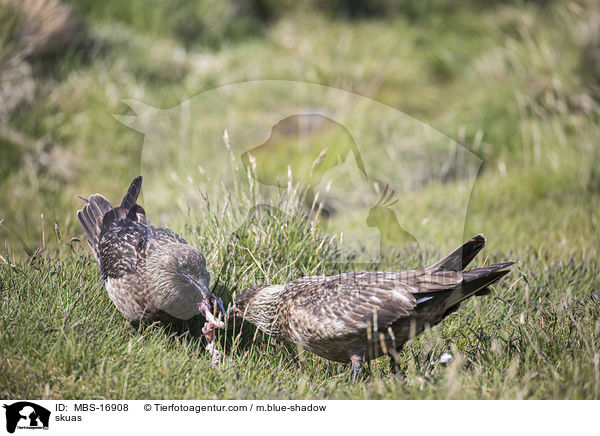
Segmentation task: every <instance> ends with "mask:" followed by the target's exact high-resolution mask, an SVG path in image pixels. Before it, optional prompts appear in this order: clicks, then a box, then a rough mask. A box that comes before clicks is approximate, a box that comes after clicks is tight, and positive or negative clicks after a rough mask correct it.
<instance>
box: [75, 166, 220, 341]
mask: <svg viewBox="0 0 600 436" xmlns="http://www.w3.org/2000/svg"><path fill="white" fill-rule="evenodd" d="M141 188H142V176H139V177H137V178H135V179H134V180H133V182H132V183H131V186H130V187H129V190H128V191H127V194H125V198H123V201H122V202H121V205H120V206H118V207H112V206H111V204H110V203H109V202H108V200H107V199H106V198H104V197H103V196H102V195H100V194H94V195H92V196H90V198H89V199H87V200H86V199H83V200H84V201H86V204H85V205H84V206H83V208H82V209H81V210H80V211H78V212H77V218H78V219H79V222H80V223H81V227H83V230H84V231H85V233H86V235H87V237H88V245H89V246H90V248H91V249H92V253H94V257H95V258H96V260H97V261H98V265H99V267H100V277H101V279H102V280H103V281H104V286H105V287H106V290H107V291H108V295H109V297H110V299H111V300H112V301H113V303H115V306H117V309H119V311H120V312H121V313H122V314H123V316H124V317H125V318H126V319H127V320H128V321H129V322H131V324H132V325H133V326H134V327H135V326H137V325H138V324H139V323H140V322H141V321H144V322H153V321H162V322H165V323H171V322H176V321H184V320H188V319H190V318H191V317H193V316H194V315H196V314H198V309H200V312H201V313H202V314H203V315H204V316H205V317H206V318H207V320H208V322H207V323H206V325H205V330H208V331H210V330H212V329H213V328H214V327H218V328H222V327H223V323H222V321H220V320H217V319H215V318H214V316H213V310H214V309H215V308H216V309H217V310H219V311H221V312H222V313H223V314H224V310H223V305H222V303H221V300H220V299H219V298H217V297H216V296H214V295H213V294H212V293H211V292H210V290H209V288H208V283H209V274H208V271H207V270H206V261H205V260H204V256H202V254H201V253H200V251H198V249H197V248H195V247H193V246H191V245H189V244H188V243H187V242H186V241H185V239H183V238H182V237H181V236H179V235H178V234H177V233H175V232H173V231H172V230H170V229H168V228H166V227H159V226H153V225H151V224H150V221H149V220H148V218H147V217H146V213H145V211H144V209H143V208H142V207H141V206H140V205H139V204H137V198H138V196H139V194H140V190H141Z"/></svg>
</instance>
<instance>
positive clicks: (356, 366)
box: [350, 355, 363, 383]
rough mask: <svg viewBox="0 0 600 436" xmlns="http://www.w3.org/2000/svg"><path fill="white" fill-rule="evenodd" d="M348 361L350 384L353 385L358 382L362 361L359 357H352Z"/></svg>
mask: <svg viewBox="0 0 600 436" xmlns="http://www.w3.org/2000/svg"><path fill="white" fill-rule="evenodd" d="M350 361H351V362H352V383H354V382H356V380H358V376H359V375H360V371H361V369H362V364H363V359H362V357H360V356H356V355H354V356H352V358H351V359H350Z"/></svg>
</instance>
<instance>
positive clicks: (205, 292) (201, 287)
mask: <svg viewBox="0 0 600 436" xmlns="http://www.w3.org/2000/svg"><path fill="white" fill-rule="evenodd" d="M183 276H184V277H185V278H186V279H187V280H188V281H189V282H190V283H191V284H192V285H194V286H195V287H196V288H197V289H198V290H199V291H200V292H202V295H204V298H205V299H206V300H210V297H211V296H212V293H211V292H210V289H208V286H207V285H206V283H204V281H203V280H196V279H195V278H194V277H192V276H191V275H189V274H184V275H183Z"/></svg>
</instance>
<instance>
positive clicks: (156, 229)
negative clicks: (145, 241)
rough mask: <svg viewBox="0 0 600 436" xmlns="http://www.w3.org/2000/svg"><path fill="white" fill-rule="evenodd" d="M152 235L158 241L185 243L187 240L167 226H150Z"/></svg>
mask: <svg viewBox="0 0 600 436" xmlns="http://www.w3.org/2000/svg"><path fill="white" fill-rule="evenodd" d="M150 231H151V233H152V237H153V238H154V239H156V240H158V241H164V242H173V243H176V244H187V241H186V240H185V239H183V238H182V237H181V236H179V235H178V234H177V233H175V232H174V231H173V230H171V229H169V228H167V227H160V226H150Z"/></svg>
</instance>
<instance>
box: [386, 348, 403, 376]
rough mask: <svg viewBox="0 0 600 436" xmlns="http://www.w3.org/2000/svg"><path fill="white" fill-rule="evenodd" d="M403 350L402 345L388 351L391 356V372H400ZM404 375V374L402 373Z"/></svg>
mask: <svg viewBox="0 0 600 436" xmlns="http://www.w3.org/2000/svg"><path fill="white" fill-rule="evenodd" d="M401 350H402V346H400V348H398V349H397V350H390V351H389V352H388V356H389V357H390V372H391V373H392V374H394V375H398V374H400V364H399V362H400V351H401ZM400 375H402V374H400Z"/></svg>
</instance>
